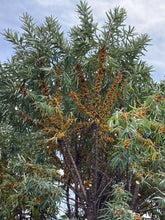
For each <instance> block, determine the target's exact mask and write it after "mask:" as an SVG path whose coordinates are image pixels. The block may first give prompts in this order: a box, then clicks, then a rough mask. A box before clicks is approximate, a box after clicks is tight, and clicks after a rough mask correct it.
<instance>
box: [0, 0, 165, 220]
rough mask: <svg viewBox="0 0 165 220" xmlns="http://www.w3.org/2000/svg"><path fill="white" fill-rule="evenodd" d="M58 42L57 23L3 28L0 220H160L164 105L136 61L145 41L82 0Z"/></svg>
mask: <svg viewBox="0 0 165 220" xmlns="http://www.w3.org/2000/svg"><path fill="white" fill-rule="evenodd" d="M77 8H78V10H77V11H78V15H79V19H80V24H79V25H77V26H74V27H73V28H71V30H70V32H69V36H68V37H67V38H65V37H64V34H63V32H62V31H61V28H60V26H59V24H58V21H57V20H56V19H54V18H53V17H46V19H45V22H44V23H43V24H41V25H36V24H35V23H34V22H33V19H32V17H31V16H29V15H28V14H24V15H23V16H22V17H21V18H20V20H21V21H22V22H23V25H22V32H21V33H20V34H18V33H17V32H13V31H11V30H6V31H5V33H4V36H5V38H6V39H7V40H8V41H10V42H12V44H13V46H14V54H13V56H12V58H11V60H9V61H7V62H5V63H3V64H2V65H1V67H0V73H1V75H0V96H1V100H0V106H1V112H0V117H1V136H0V144H1V146H0V147H1V148H0V149H1V158H0V159H1V162H0V171H1V174H0V184H1V186H0V195H1V196H0V203H1V208H0V213H1V214H0V217H1V218H2V219H6V218H7V219H16V218H18V217H19V218H20V219H60V218H61V219H89V220H92V219H95V220H97V219H136V220H138V219H141V216H143V215H144V214H146V213H149V214H150V215H152V217H153V218H155V219H162V218H163V214H164V208H165V207H164V190H165V186H164V168H165V167H164V158H165V151H164V146H165V122H164V118H165V117H164V116H165V100H164V87H163V86H162V85H160V86H159V85H156V84H155V83H154V82H153V81H152V79H151V77H150V70H151V67H148V66H147V64H146V63H145V62H144V61H142V60H141V55H143V54H144V51H145V50H146V46H147V45H148V43H149V41H150V39H149V38H148V36H147V35H146V34H141V35H137V34H135V32H134V28H132V27H130V26H126V25H125V19H126V11H125V10H124V9H123V8H115V9H114V10H110V11H109V12H107V14H106V16H107V20H106V22H105V25H104V26H103V28H102V29H101V30H98V27H97V24H96V23H95V22H94V21H93V15H92V12H91V9H90V7H89V6H88V5H87V3H86V2H82V1H81V2H80V4H79V5H78V6H77Z"/></svg>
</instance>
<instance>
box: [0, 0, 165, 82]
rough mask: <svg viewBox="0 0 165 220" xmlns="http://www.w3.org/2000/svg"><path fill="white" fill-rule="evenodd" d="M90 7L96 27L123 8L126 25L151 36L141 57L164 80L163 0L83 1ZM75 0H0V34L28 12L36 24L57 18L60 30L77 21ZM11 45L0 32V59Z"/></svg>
mask: <svg viewBox="0 0 165 220" xmlns="http://www.w3.org/2000/svg"><path fill="white" fill-rule="evenodd" d="M86 2H88V4H89V6H91V8H92V10H93V16H94V19H95V21H96V22H97V23H99V26H101V25H103V24H104V22H105V20H106V15H105V13H106V12H107V11H109V10H110V9H113V8H115V7H117V6H120V7H124V8H125V9H126V11H127V19H126V24H128V25H131V26H135V30H136V32H137V33H139V34H141V33H147V34H148V35H149V36H150V38H151V39H152V41H151V45H150V46H148V48H147V49H148V51H147V52H146V55H145V57H144V58H143V60H145V61H146V62H147V63H148V64H149V65H152V66H153V71H152V73H151V76H152V78H153V79H154V80H155V81H157V82H159V81H160V80H162V79H165V0H149V1H148V0H86ZM78 3H79V0H0V33H3V32H4V29H7V28H10V29H12V30H14V31H21V25H22V23H21V21H20V20H19V17H20V16H22V15H23V13H25V12H27V13H28V14H30V15H31V16H32V17H33V18H34V21H35V22H36V23H37V24H40V23H42V22H43V21H44V18H45V16H50V15H53V16H54V17H56V18H58V21H59V23H60V24H61V26H62V30H63V31H64V32H68V31H69V29H70V27H72V26H73V25H76V24H78V17H77V13H76V10H77V6H76V5H77V4H78ZM12 53H13V49H12V45H11V44H10V43H9V42H7V41H5V40H4V37H3V36H2V35H1V34H0V62H1V63H3V62H5V61H6V60H7V59H10V58H11V55H12Z"/></svg>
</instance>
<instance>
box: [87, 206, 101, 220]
mask: <svg viewBox="0 0 165 220" xmlns="http://www.w3.org/2000/svg"><path fill="white" fill-rule="evenodd" d="M87 219H88V220H97V219H98V218H97V209H96V205H95V203H94V202H89V203H88V206H87Z"/></svg>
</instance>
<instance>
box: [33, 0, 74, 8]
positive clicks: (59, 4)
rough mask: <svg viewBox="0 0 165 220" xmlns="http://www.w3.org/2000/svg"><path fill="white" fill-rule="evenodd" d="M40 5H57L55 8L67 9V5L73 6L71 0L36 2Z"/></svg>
mask: <svg viewBox="0 0 165 220" xmlns="http://www.w3.org/2000/svg"><path fill="white" fill-rule="evenodd" d="M36 1H37V2H38V3H39V4H41V5H44V6H50V5H52V6H53V5H55V6H64V7H66V6H67V5H70V4H71V2H72V1H71V0H67V1H62V0H36Z"/></svg>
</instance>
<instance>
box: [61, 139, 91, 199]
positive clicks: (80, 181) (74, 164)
mask: <svg viewBox="0 0 165 220" xmlns="http://www.w3.org/2000/svg"><path fill="white" fill-rule="evenodd" d="M63 143H64V146H65V149H66V151H67V154H68V156H69V159H70V161H71V163H72V165H73V169H74V171H75V174H76V176H77V178H78V182H79V184H80V188H81V190H82V193H83V196H84V198H85V199H86V197H87V195H86V191H85V188H84V185H83V182H82V179H81V176H80V173H79V171H78V169H77V166H76V163H75V161H74V159H73V157H72V154H71V152H70V150H69V146H68V144H67V142H66V141H65V139H64V138H63Z"/></svg>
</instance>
